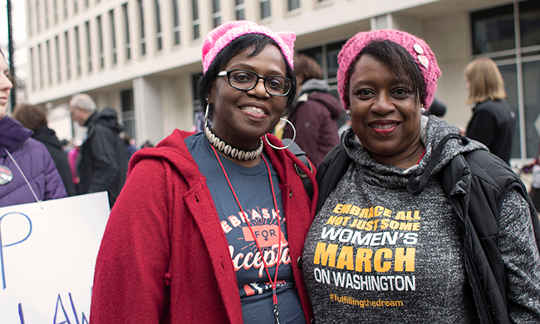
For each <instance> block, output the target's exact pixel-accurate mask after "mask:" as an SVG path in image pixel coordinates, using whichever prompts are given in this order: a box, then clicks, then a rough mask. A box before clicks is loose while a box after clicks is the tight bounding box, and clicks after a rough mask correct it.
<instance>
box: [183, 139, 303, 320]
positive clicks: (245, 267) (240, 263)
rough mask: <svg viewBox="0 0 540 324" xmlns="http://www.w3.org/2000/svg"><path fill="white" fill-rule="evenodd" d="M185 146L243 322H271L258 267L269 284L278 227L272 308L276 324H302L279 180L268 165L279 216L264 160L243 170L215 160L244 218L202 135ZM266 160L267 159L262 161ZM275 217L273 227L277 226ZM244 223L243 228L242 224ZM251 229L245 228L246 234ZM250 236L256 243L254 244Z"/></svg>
mask: <svg viewBox="0 0 540 324" xmlns="http://www.w3.org/2000/svg"><path fill="white" fill-rule="evenodd" d="M186 145H187V147H188V149H189V151H190V153H191V155H192V156H193V158H194V160H195V161H196V162H197V165H198V166H199V169H200V170H201V172H202V174H203V175H204V176H205V178H206V182H207V184H208V188H209V189H210V193H211V194H212V198H213V200H214V204H215V205H216V208H217V212H218V214H219V217H220V221H221V228H222V229H223V232H224V233H225V236H226V237H227V241H228V242H229V252H230V254H231V258H232V262H233V267H234V271H235V272H236V278H237V281H238V289H239V291H240V299H241V302H242V312H243V319H244V322H245V323H257V324H262V323H273V322H274V317H273V312H272V285H271V284H270V282H269V280H268V274H267V272H266V270H265V267H264V265H263V262H262V258H261V253H260V252H259V249H258V248H257V244H256V242H258V244H259V246H260V248H261V250H262V254H263V255H262V256H263V257H264V260H265V261H266V263H267V265H268V266H269V273H270V276H271V278H272V280H274V275H275V269H276V263H277V259H278V255H279V246H280V244H279V242H280V241H279V232H280V227H279V225H278V224H279V223H281V256H280V258H281V262H280V265H279V270H278V285H277V287H278V289H277V293H278V305H279V312H280V322H281V323H305V320H304V316H303V312H302V308H301V305H300V301H299V298H298V295H297V293H296V289H295V288H294V280H293V275H292V269H291V266H290V262H291V258H290V255H289V253H288V252H289V247H288V242H287V230H286V224H285V222H286V218H285V215H283V214H282V213H281V210H282V203H281V191H280V190H279V179H278V176H277V174H276V172H275V171H274V169H273V168H272V166H271V165H270V170H271V174H272V182H273V187H274V194H275V197H276V201H277V206H278V209H279V211H277V210H275V207H274V199H273V196H272V190H271V188H270V182H269V179H268V169H267V167H266V164H265V163H264V161H261V163H259V164H258V165H256V166H254V167H251V168H247V167H243V166H240V165H237V164H235V163H234V162H232V161H230V160H228V159H226V158H224V157H223V156H221V155H219V157H220V159H221V162H222V163H223V167H224V168H225V170H226V172H227V174H228V176H229V179H230V180H231V184H232V186H233V188H234V191H235V192H236V195H237V197H238V199H239V201H240V204H241V205H242V208H243V210H244V212H245V215H242V212H241V211H240V207H239V206H238V203H237V202H236V199H235V198H234V195H233V193H232V191H231V189H230V187H229V185H228V183H227V180H226V178H225V175H224V174H223V171H222V169H221V167H220V165H219V163H218V161H217V160H216V156H215V155H214V152H213V151H212V149H211V147H210V144H209V143H208V141H207V139H206V137H204V135H203V134H202V133H198V134H196V135H193V136H191V137H189V138H187V139H186ZM266 159H267V161H268V158H266ZM278 215H279V222H278ZM246 219H247V220H248V221H249V225H250V226H248V223H247V222H246ZM250 227H251V229H250ZM254 236H255V238H256V241H255V240H254Z"/></svg>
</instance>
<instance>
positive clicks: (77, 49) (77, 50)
mask: <svg viewBox="0 0 540 324" xmlns="http://www.w3.org/2000/svg"><path fill="white" fill-rule="evenodd" d="M88 53H90V47H88ZM75 59H76V60H77V61H76V62H75V64H76V66H77V75H81V73H82V69H81V39H80V35H79V26H75Z"/></svg>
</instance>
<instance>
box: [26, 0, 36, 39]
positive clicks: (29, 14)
mask: <svg viewBox="0 0 540 324" xmlns="http://www.w3.org/2000/svg"><path fill="white" fill-rule="evenodd" d="M26 9H27V11H26V17H29V18H28V19H26V22H27V24H28V35H30V36H32V35H33V34H34V29H33V27H34V26H33V24H32V22H33V21H34V19H32V5H31V4H30V3H28V6H27V8H26Z"/></svg>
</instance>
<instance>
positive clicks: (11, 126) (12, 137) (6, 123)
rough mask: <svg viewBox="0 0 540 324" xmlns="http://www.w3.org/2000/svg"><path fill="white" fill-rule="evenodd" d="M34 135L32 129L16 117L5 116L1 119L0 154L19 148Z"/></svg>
mask: <svg viewBox="0 0 540 324" xmlns="http://www.w3.org/2000/svg"><path fill="white" fill-rule="evenodd" d="M31 135H32V131H31V130H29V129H27V128H24V127H23V126H22V125H21V124H20V123H19V122H18V121H16V120H15V119H13V118H11V117H8V116H5V117H4V118H1V119H0V156H5V155H6V152H5V151H4V149H7V150H8V151H9V152H13V151H15V150H17V149H18V148H19V147H20V146H21V145H23V144H24V142H26V140H27V139H28V138H29V137H30V136H31Z"/></svg>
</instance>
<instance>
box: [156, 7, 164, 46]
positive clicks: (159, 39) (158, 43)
mask: <svg viewBox="0 0 540 324" xmlns="http://www.w3.org/2000/svg"><path fill="white" fill-rule="evenodd" d="M154 9H155V12H156V48H157V50H158V51H161V49H162V48H163V33H162V32H161V9H160V7H159V0H154Z"/></svg>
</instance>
